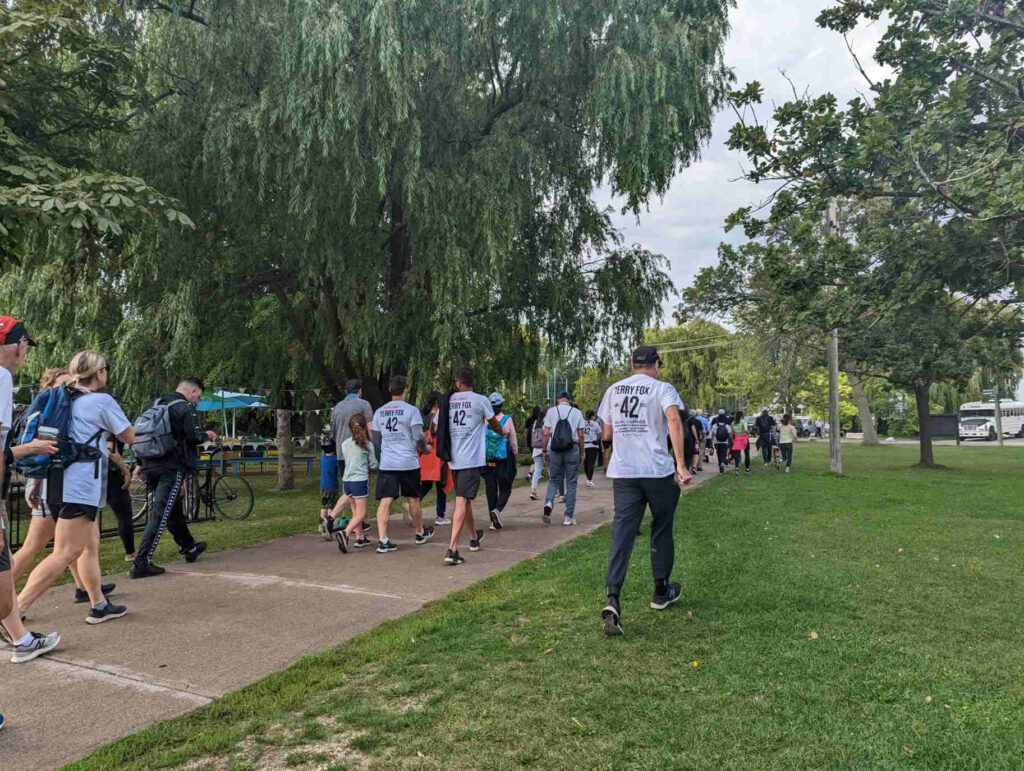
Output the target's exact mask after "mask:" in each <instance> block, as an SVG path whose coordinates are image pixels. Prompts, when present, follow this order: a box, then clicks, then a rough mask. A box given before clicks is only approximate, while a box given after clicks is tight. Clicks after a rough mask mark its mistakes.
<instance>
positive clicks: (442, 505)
mask: <svg viewBox="0 0 1024 771" xmlns="http://www.w3.org/2000/svg"><path fill="white" fill-rule="evenodd" d="M431 487H433V488H434V489H436V490H437V505H436V506H435V507H434V512H435V513H436V514H437V515H438V516H444V512H445V509H447V508H448V496H447V495H445V492H444V486H443V485H442V484H441V483H440V482H437V481H435V480H432V479H427V480H425V481H422V482H420V500H421V501H422V500H423V499H424V498H426V497H427V493H429V492H430V488H431Z"/></svg>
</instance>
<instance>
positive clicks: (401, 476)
mask: <svg viewBox="0 0 1024 771" xmlns="http://www.w3.org/2000/svg"><path fill="white" fill-rule="evenodd" d="M388 391H389V392H390V394H391V401H390V402H388V403H387V404H385V405H384V406H383V407H381V408H380V409H379V410H377V412H375V413H374V415H373V424H372V425H371V430H370V436H371V438H372V439H373V445H374V448H376V449H379V453H378V456H379V457H380V473H378V474H377V490H376V494H377V500H378V501H380V503H379V504H378V506H377V536H378V540H377V553H378V554H388V553H390V552H393V551H397V550H398V546H396V545H395V544H394V543H392V541H391V539H390V538H388V518H389V517H390V515H391V504H392V503H394V502H395V500H396V499H398V498H399V497H402V498H405V499H406V500H407V501H408V502H409V513H410V514H411V515H412V526H413V532H414V536H413V543H415V544H416V545H417V546H420V545H422V544H425V543H426V542H427V541H429V540H430V539H431V538H433V537H434V528H432V527H426V528H425V527H423V508H422V507H421V506H420V495H421V494H422V489H421V487H420V455H423V454H425V453H426V452H427V438H426V435H425V434H424V433H423V416H422V415H421V414H420V411H419V410H418V409H416V408H415V407H414V406H413V405H411V404H409V402H407V401H406V400H405V399H406V396H408V393H409V380H408V379H407V378H406V377H405V376H404V375H395V376H393V377H392V378H391V381H390V382H389V383H388Z"/></svg>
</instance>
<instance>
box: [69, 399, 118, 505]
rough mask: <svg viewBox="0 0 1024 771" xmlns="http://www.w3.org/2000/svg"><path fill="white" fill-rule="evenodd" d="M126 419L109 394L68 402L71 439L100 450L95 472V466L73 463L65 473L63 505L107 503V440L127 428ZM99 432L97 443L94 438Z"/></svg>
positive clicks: (85, 463)
mask: <svg viewBox="0 0 1024 771" xmlns="http://www.w3.org/2000/svg"><path fill="white" fill-rule="evenodd" d="M131 426H132V424H131V421H129V420H128V418H127V417H125V414H124V411H123V410H122V409H121V405H119V404H118V403H117V402H116V401H114V398H113V397H112V396H111V395H110V394H105V393H90V394H86V395H84V396H79V397H78V398H76V399H75V400H74V401H73V402H71V438H72V439H74V440H75V441H76V442H79V443H81V444H85V443H87V442H90V440H92V442H91V444H92V446H94V447H96V446H98V447H99V450H100V453H102V456H101V458H100V463H99V469H98V471H97V468H96V464H95V463H88V462H85V461H83V462H81V463H72V464H71V465H70V466H69V467H68V468H67V469H65V471H64V496H63V501H64V503H81V504H83V505H86V506H96V507H99V508H102V507H103V505H104V504H105V503H106V500H107V463H108V461H107V437H108V436H117V435H118V434H121V433H123V432H125V431H127V430H128V429H129V428H131ZM97 431H99V432H101V433H100V436H99V440H98V441H99V444H98V445H97V444H96V442H97V440H95V439H93V437H94V436H95V435H96V432H97Z"/></svg>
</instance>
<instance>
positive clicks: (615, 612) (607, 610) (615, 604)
mask: <svg viewBox="0 0 1024 771" xmlns="http://www.w3.org/2000/svg"><path fill="white" fill-rule="evenodd" d="M601 619H602V620H603V621H604V633H605V634H606V635H608V636H609V637H621V636H622V627H621V626H620V625H619V601H618V599H617V598H615V597H609V598H608V604H607V605H605V606H604V610H602V611H601Z"/></svg>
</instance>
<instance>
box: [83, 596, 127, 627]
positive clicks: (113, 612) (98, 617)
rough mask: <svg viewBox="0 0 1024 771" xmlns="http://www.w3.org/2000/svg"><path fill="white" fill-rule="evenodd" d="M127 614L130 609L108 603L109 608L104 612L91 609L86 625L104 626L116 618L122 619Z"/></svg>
mask: <svg viewBox="0 0 1024 771" xmlns="http://www.w3.org/2000/svg"><path fill="white" fill-rule="evenodd" d="M127 612H128V608H126V607H125V606H124V605H113V604H111V603H110V602H109V601H108V602H107V607H105V608H104V609H103V610H96V608H91V609H90V610H89V615H88V616H87V617H86V619H85V623H87V624H102V623H103V622H104V621H112V620H113V619H115V618H121V617H122V616H123V615H124V614H125V613H127Z"/></svg>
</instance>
